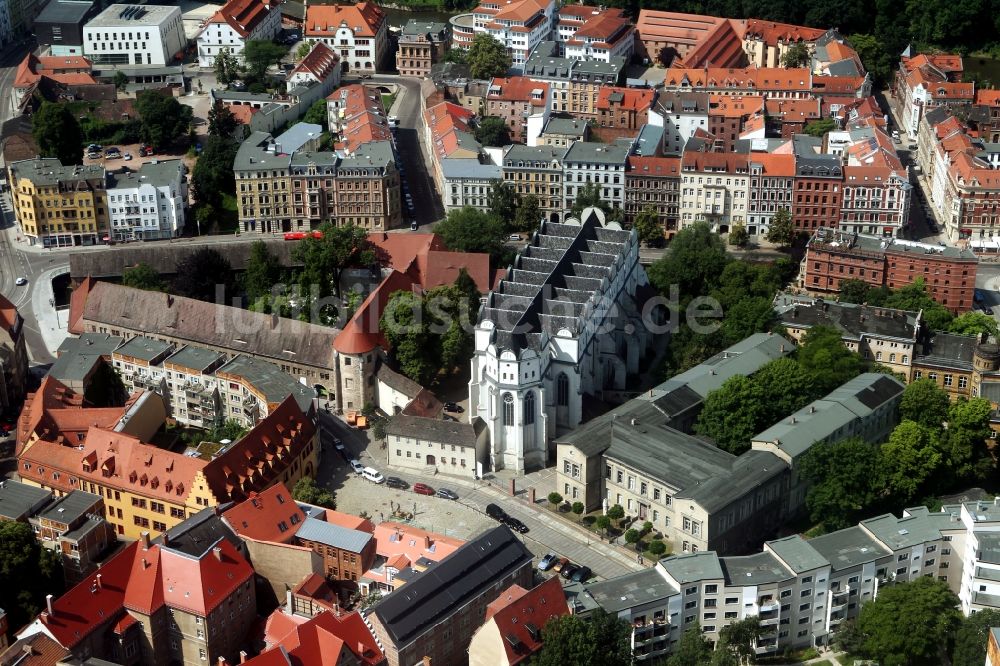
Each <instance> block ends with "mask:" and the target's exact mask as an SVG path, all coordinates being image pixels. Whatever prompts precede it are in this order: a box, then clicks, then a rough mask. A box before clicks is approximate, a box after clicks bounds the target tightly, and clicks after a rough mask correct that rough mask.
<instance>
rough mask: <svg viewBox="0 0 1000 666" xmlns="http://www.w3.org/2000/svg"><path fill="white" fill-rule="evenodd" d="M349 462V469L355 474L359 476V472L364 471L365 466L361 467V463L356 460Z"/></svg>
mask: <svg viewBox="0 0 1000 666" xmlns="http://www.w3.org/2000/svg"><path fill="white" fill-rule="evenodd" d="M349 462H350V465H351V469H353V470H354V473H355V474H361V472H363V471H365V466H364V465H362V464H361V461H360V460H358V459H357V458H351V460H350V461H349Z"/></svg>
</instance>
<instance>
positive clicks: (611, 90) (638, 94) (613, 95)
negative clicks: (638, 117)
mask: <svg viewBox="0 0 1000 666" xmlns="http://www.w3.org/2000/svg"><path fill="white" fill-rule="evenodd" d="M655 97H656V93H655V92H654V91H653V90H651V89H649V88H618V87H614V86H601V90H600V92H598V94H597V108H598V109H599V110H606V111H610V110H612V109H619V108H620V109H626V110H628V111H639V112H646V111H649V107H651V106H652V105H653V99H654V98H655Z"/></svg>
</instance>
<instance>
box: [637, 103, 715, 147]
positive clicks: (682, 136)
mask: <svg viewBox="0 0 1000 666" xmlns="http://www.w3.org/2000/svg"><path fill="white" fill-rule="evenodd" d="M649 124H650V125H655V126H657V127H662V128H663V152H664V153H666V154H667V155H680V154H681V153H683V152H684V146H685V145H686V144H687V142H688V139H690V138H691V137H693V136H694V133H695V132H696V131H698V130H699V129H701V130H703V131H706V132H707V131H708V93H704V92H661V93H660V94H659V95H657V97H656V103H655V104H654V105H653V108H651V109H650V110H649Z"/></svg>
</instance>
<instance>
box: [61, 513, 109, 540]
mask: <svg viewBox="0 0 1000 666" xmlns="http://www.w3.org/2000/svg"><path fill="white" fill-rule="evenodd" d="M102 523H104V518H103V517H101V516H99V515H97V514H92V515H91V516H89V517H88V518H87V520H84V521H83V522H81V523H80V524H79V525H77V526H76V527H75V528H73V529H71V530H68V531H66V533H65V534H63V535H62V538H63V539H65V540H67V541H80V540H81V539H83V538H84V537H86V536H87V534H89V533H90V532H93V531H94V530H96V529H97V528H98V527H100V526H101V524H102Z"/></svg>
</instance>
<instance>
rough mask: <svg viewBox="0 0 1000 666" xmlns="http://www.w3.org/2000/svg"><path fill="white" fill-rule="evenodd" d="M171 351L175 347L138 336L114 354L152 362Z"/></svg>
mask: <svg viewBox="0 0 1000 666" xmlns="http://www.w3.org/2000/svg"><path fill="white" fill-rule="evenodd" d="M171 349H173V345H172V344H170V343H169V342H164V341H163V340H155V339H153V338H147V337H146V336H144V335H137V336H135V337H134V338H132V339H131V340H129V341H128V342H126V343H125V344H123V345H122V346H121V347H119V348H118V349H116V350H115V352H114V353H116V354H121V355H123V356H131V357H132V358H137V359H139V360H142V361H147V362H152V361H153V359H155V358H158V357H160V356H162V355H163V354H164V353H166V352H168V351H170V350H171Z"/></svg>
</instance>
